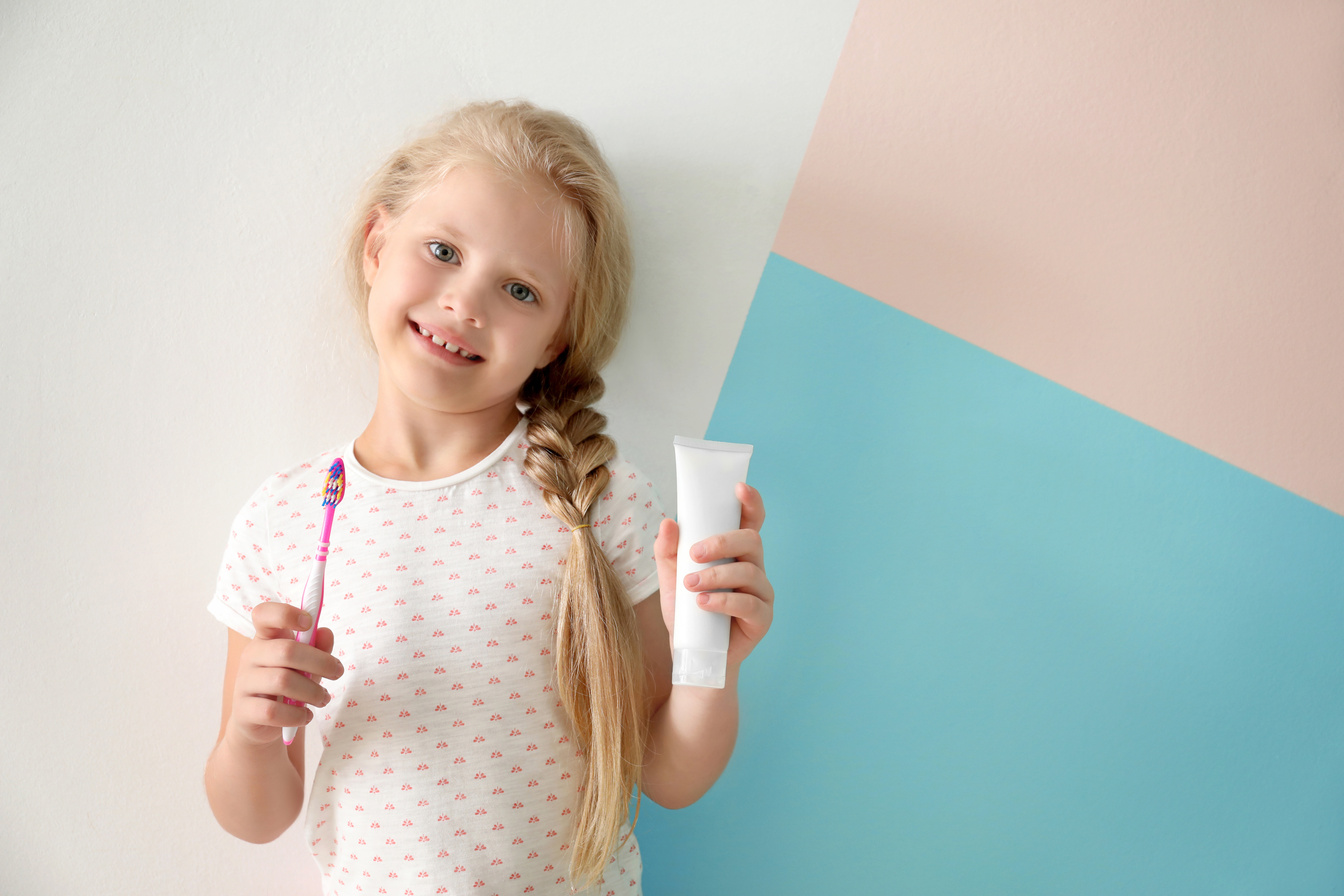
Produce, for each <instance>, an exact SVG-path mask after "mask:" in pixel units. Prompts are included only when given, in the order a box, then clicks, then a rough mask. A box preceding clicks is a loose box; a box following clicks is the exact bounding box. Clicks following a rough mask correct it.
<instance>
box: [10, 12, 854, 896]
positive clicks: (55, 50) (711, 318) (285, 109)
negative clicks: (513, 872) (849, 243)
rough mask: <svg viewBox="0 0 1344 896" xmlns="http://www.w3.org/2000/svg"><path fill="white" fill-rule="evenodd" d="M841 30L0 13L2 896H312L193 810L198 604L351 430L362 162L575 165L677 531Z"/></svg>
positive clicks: (296, 868)
mask: <svg viewBox="0 0 1344 896" xmlns="http://www.w3.org/2000/svg"><path fill="white" fill-rule="evenodd" d="M854 6H855V3H854V0H841V2H835V0H827V2H811V3H808V2H803V0H792V2H777V0H776V2H758V3H740V2H739V3H732V4H720V3H715V2H707V0H697V2H683V3H678V4H673V5H664V6H660V7H659V9H667V10H669V11H667V12H661V11H653V10H654V7H653V5H652V4H649V5H645V4H638V5H636V4H621V3H616V2H609V3H604V2H598V0H581V2H569V3H550V2H544V0H534V2H491V3H465V2H453V3H424V2H420V3H409V2H393V3H380V4H377V5H376V6H375V5H374V4H368V3H356V2H344V3H337V4H330V3H326V4H320V3H313V2H291V3H261V2H245V3H237V2H233V3H211V4H204V3H171V2H164V0H158V2H152V0H143V2H136V3H125V2H122V3H112V2H99V0H85V2H37V0H8V2H7V3H5V4H4V6H3V8H0V197H3V202H0V270H2V271H3V274H0V365H3V367H2V368H0V369H2V370H3V381H4V389H3V398H2V399H0V400H2V401H3V405H0V409H2V412H3V413H2V415H0V420H3V427H4V429H3V433H4V438H3V439H0V458H2V459H3V461H4V473H5V475H4V476H3V477H0V509H3V511H4V513H3V515H0V527H2V528H0V558H2V559H3V565H4V566H3V572H4V577H3V581H4V586H3V587H4V591H3V610H4V613H3V620H4V621H3V629H0V631H2V632H3V642H2V643H3V647H2V648H0V684H2V686H3V691H2V692H0V719H3V727H2V728H0V731H2V732H3V733H0V892H3V893H5V894H48V893H51V894H79V893H99V894H113V893H136V894H141V893H193V894H198V893H221V894H222V893H229V894H235V893H243V892H246V893H258V894H265V893H287V894H293V893H313V892H316V888H317V883H316V881H317V877H316V871H315V869H314V866H313V865H312V861H311V859H309V858H308V856H307V854H306V850H305V849H304V847H303V845H302V842H301V837H300V836H299V831H298V827H297V826H296V828H295V829H293V830H291V831H290V832H289V834H287V835H286V836H285V837H283V838H282V839H281V840H280V841H278V842H277V843H276V844H272V845H269V846H264V847H255V846H250V845H247V844H242V843H239V842H236V841H234V840H232V839H231V838H230V837H229V836H228V835H226V834H224V833H223V832H221V831H220V830H219V829H218V827H217V826H216V825H215V824H214V822H213V819H212V818H211V816H210V814H209V810H208V808H207V806H206V803H205V799H204V795H203V792H202V788H201V785H200V773H201V768H202V765H203V763H204V760H205V757H206V755H207V753H208V751H209V749H210V746H211V745H212V743H213V740H214V736H215V731H216V727H217V725H218V702H219V683H220V676H221V672H222V665H223V658H224V644H225V633H224V630H223V629H222V627H220V626H219V625H218V624H217V623H215V622H214V621H213V620H212V619H211V618H210V617H209V616H208V615H207V614H206V612H205V609H204V607H205V603H206V600H207V599H208V597H209V595H210V592H211V588H212V586H213V583H214V576H215V572H216V569H217V567H218V564H219V560H220V553H221V551H222V548H223V545H224V538H225V535H226V533H227V527H228V525H229V523H230V521H231V520H232V517H233V514H234V513H235V511H236V510H237V508H238V506H239V505H240V504H241V502H242V501H243V500H244V498H246V497H247V495H248V494H249V493H250V491H251V490H252V489H253V488H254V487H255V485H256V484H257V483H258V482H260V480H261V479H262V478H263V477H264V476H265V475H266V474H268V473H269V472H271V471H273V470H274V469H277V468H279V467H280V466H281V465H284V464H288V463H290V462H293V461H295V460H298V459H300V458H302V457H304V456H306V455H308V454H311V453H313V452H315V451H317V450H320V449H322V448H325V447H328V446H330V445H333V444H335V443H337V442H338V441H340V440H343V439H348V438H350V437H351V436H352V435H353V434H355V433H356V432H357V430H358V428H359V427H360V426H361V425H362V424H363V422H364V420H365V417H366V415H367V414H368V412H369V409H370V407H371V405H370V399H371V395H372V389H373V379H372V375H371V374H372V364H371V361H370V360H369V358H368V357H367V356H366V355H365V354H363V351H362V348H361V343H360V340H359V336H358V333H357V331H356V329H355V325H354V322H353V318H352V317H351V316H350V314H349V313H348V312H347V311H346V310H345V309H346V306H345V304H344V297H343V295H342V293H341V291H340V283H339V278H338V275H337V273H336V267H335V259H336V257H337V254H338V245H337V244H338V240H339V233H340V231H341V227H342V224H343V221H344V219H345V215H346V213H347V210H348V208H349V206H350V205H351V203H352V201H353V197H354V194H355V192H356V190H357V188H358V185H359V183H360V181H361V179H362V178H363V177H364V176H365V175H366V174H367V173H368V172H369V171H370V170H371V169H372V168H373V167H374V166H375V165H376V164H377V162H378V161H379V160H380V159H381V157H382V156H383V155H384V154H385V153H386V152H388V151H389V150H390V149H391V148H393V147H394V146H395V145H396V144H398V143H399V142H401V140H402V139H403V138H404V137H405V136H406V134H407V133H408V131H410V130H411V129H413V128H414V127H416V126H418V125H419V124H421V123H422V122H423V121H425V120H426V119H428V118H429V117H432V116H433V115H435V114H437V113H439V112H441V111H443V110H444V109H445V108H447V107H448V106H450V105H452V104H454V103H456V102H459V101H463V100H467V99H474V98H479V97H495V96H499V97H513V96H527V97H529V98H531V99H533V100H535V101H537V102H540V103H542V104H544V105H550V106H554V107H557V108H561V109H563V110H565V111H567V112H570V113H571V114H573V115H575V116H577V117H578V118H580V119H581V120H583V121H584V122H585V123H587V124H588V125H589V126H590V127H591V128H592V130H593V131H594V132H595V133H596V134H597V135H598V138H599V140H600V141H601V143H602V144H603V146H604V148H605V149H606V151H607V153H608V155H609V157H610V159H611V161H612V163H613V165H614V167H615V169H616V171H617V174H618V176H619V177H620V179H621V181H622V183H623V186H624V188H625V191H626V195H627V199H628V202H629V206H630V210H631V213H632V219H633V227H634V236H635V244H636V253H637V263H638V266H639V273H638V276H637V279H636V283H635V312H634V317H633V320H632V321H631V324H630V327H629V330H628V332H627V336H626V340H625V342H624V344H623V346H622V349H621V351H620V353H619V355H618V356H617V358H616V360H615V362H614V363H613V364H612V366H611V368H609V371H608V378H607V379H608V383H609V385H610V389H609V397H608V399H607V400H606V401H605V402H604V408H605V409H606V410H607V411H608V412H609V414H610V415H611V416H612V418H613V431H614V432H615V434H616V435H617V437H618V438H619V440H620V441H621V443H622V445H623V448H624V451H625V453H626V454H627V455H628V456H630V457H631V458H632V459H633V460H635V461H636V462H637V463H639V464H640V465H642V466H643V467H645V468H646V469H647V470H648V471H649V472H650V473H651V474H652V475H653V476H655V477H656V479H657V481H659V482H660V483H662V484H663V489H664V493H665V497H667V498H669V499H670V498H671V497H672V491H673V485H672V475H671V473H672V471H671V458H670V447H669V443H670V441H671V438H672V436H673V435H674V434H690V435H699V434H701V433H703V431H704V428H705V426H706V424H707V422H708V420H709V416H710V413H711V411H712V409H713V406H714V402H715V398H716V396H717V393H718V389H719V384H720V382H721V380H722V377H723V374H724V372H725V370H726V368H727V365H728V362H729V359H730V357H731V354H732V350H733V346H734V343H735V340H736V338H737V334H738V331H739V329H740V327H741V323H742V320H743V318H744V317H745V314H746V310H747V306H748V304H749V302H750V300H751V295H752V292H753V290H754V288H755V284H756V280H757V278H758V276H759V274H760V271H761V268H762V267H763V265H764V263H765V258H766V255H767V253H768V251H769V248H770V245H771V241H772V238H773V236H774V233H775V228H776V225H777V223H778V220H779V217H780V215H781V213H782V210H783V207H784V203H785V200H786V198H787V196H788V193H789V189H790V186H791V184H792V181H793V176H794V172H795V171H796V169H797V167H798V164H799V162H800V160H801V158H802V154H803V150H804V147H805V146H806V143H807V139H808V135H809V133H810V130H811V126H812V122H813V120H814V119H815V117H816V114H817V111H818V109H819V108H820V105H821V101H822V98H823V95H824V93H825V90H826V85H827V83H828V79H829V76H830V73H831V69H832V67H833V66H834V64H835V60H836V58H837V56H838V54H839V50H840V46H841V43H842V41H843V39H844V35H845V31H846V29H847V27H848V24H849V20H850V17H851V15H852V13H853V10H854ZM650 883H651V884H652V882H650ZM650 889H651V892H654V893H656V892H658V891H657V890H656V889H654V888H653V887H652V886H651V888H650Z"/></svg>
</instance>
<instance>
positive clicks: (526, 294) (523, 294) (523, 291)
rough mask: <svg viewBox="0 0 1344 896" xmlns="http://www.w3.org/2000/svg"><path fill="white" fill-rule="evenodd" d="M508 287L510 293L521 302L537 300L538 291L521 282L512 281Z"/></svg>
mask: <svg viewBox="0 0 1344 896" xmlns="http://www.w3.org/2000/svg"><path fill="white" fill-rule="evenodd" d="M508 289H509V295H511V296H513V297H514V298H515V299H517V300H518V301H520V302H535V301H536V300H537V296H536V293H534V292H532V290H531V289H529V288H528V287H526V286H524V285H523V284H521V283H510V284H509V286H508Z"/></svg>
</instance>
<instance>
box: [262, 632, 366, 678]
mask: <svg viewBox="0 0 1344 896" xmlns="http://www.w3.org/2000/svg"><path fill="white" fill-rule="evenodd" d="M253 662H254V663H255V664H256V665H257V666H258V667H262V668H270V669H292V670H294V671H295V672H303V673H307V674H309V675H315V676H317V677H318V678H328V679H332V678H340V677H341V676H342V675H344V674H345V665H344V664H343V663H342V662H341V661H340V660H338V659H336V657H334V656H332V655H331V654H330V653H328V652H327V651H325V650H322V649H321V648H318V647H313V646H311V645H308V644H303V643H301V642H299V641H295V640H293V639H285V638H278V639H274V640H269V641H262V642H260V643H258V644H257V645H256V652H255V654H254V660H253Z"/></svg>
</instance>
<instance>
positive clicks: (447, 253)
mask: <svg viewBox="0 0 1344 896" xmlns="http://www.w3.org/2000/svg"><path fill="white" fill-rule="evenodd" d="M429 251H430V252H432V253H433V254H434V257H435V258H437V259H438V260H439V261H446V262H448V263H449V264H455V263H456V262H457V250H456V249H454V248H453V247H452V246H450V245H448V244H447V243H430V244H429Z"/></svg>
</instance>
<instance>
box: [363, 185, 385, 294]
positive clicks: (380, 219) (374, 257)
mask: <svg viewBox="0 0 1344 896" xmlns="http://www.w3.org/2000/svg"><path fill="white" fill-rule="evenodd" d="M386 233H387V209H385V208H384V207H383V206H381V205H380V206H378V207H377V208H375V209H374V214H373V216H372V217H371V218H370V219H369V222H368V223H367V224H365V225H364V282H365V283H368V284H370V285H372V283H373V275H374V274H376V273H378V254H379V253H380V252H382V251H383V243H384V236H385V235H386Z"/></svg>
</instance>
